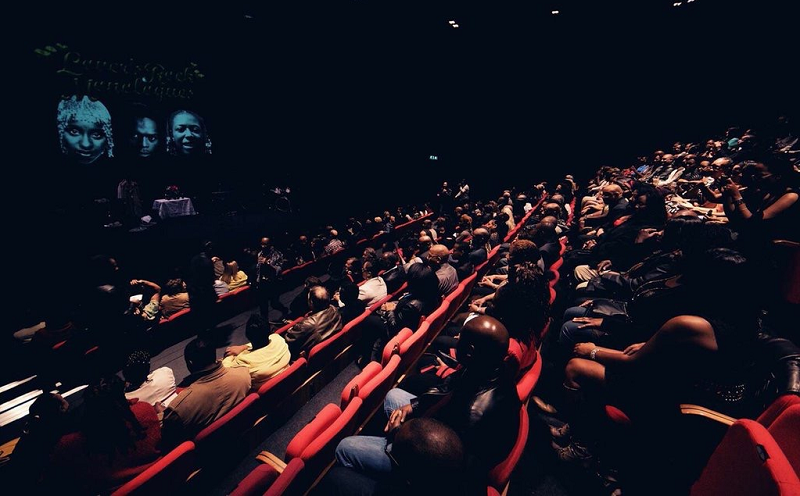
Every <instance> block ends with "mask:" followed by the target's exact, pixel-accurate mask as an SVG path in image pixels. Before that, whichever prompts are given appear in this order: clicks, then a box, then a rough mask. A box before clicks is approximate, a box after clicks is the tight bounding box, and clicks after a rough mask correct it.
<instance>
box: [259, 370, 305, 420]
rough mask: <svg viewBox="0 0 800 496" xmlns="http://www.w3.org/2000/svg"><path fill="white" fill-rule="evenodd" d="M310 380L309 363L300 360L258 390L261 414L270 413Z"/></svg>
mask: <svg viewBox="0 0 800 496" xmlns="http://www.w3.org/2000/svg"><path fill="white" fill-rule="evenodd" d="M307 378H308V362H307V361H306V359H305V358H299V359H297V360H295V361H294V362H293V363H292V364H290V365H289V368H287V369H286V370H284V371H283V372H281V373H280V374H278V375H277V376H275V377H273V378H271V379H270V380H268V381H267V382H265V383H264V384H262V385H261V387H260V388H258V396H259V397H260V398H261V400H260V401H259V407H258V410H259V414H262V415H263V414H265V413H268V412H269V410H270V409H271V408H273V407H274V406H276V405H278V404H279V403H280V402H281V401H283V400H285V399H286V398H288V397H289V396H290V395H291V394H292V393H293V392H294V391H295V389H297V388H298V387H300V385H302V384H303V382H305V380H306V379H307Z"/></svg>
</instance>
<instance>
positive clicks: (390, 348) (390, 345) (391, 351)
mask: <svg viewBox="0 0 800 496" xmlns="http://www.w3.org/2000/svg"><path fill="white" fill-rule="evenodd" d="M412 334H414V331H412V330H411V329H409V328H408V327H404V328H402V329H401V330H400V332H398V333H397V335H396V336H394V337H393V338H392V339H390V340H389V342H387V343H386V345H385V346H384V347H383V353H382V354H381V365H383V366H384V367H385V366H386V364H387V363H389V359H390V358H391V357H392V355H396V354H398V353H400V343H402V342H403V341H405V340H406V339H408V338H410V337H411V335H412Z"/></svg>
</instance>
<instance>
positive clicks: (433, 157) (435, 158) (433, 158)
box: [428, 155, 439, 160]
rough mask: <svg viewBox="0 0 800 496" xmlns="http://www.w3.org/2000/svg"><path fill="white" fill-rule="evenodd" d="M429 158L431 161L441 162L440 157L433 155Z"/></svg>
mask: <svg viewBox="0 0 800 496" xmlns="http://www.w3.org/2000/svg"><path fill="white" fill-rule="evenodd" d="M428 158H429V159H431V160H439V157H438V155H431V156H430V157H428Z"/></svg>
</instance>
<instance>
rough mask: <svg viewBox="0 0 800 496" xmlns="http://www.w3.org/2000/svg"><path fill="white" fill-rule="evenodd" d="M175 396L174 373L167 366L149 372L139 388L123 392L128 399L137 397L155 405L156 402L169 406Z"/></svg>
mask: <svg viewBox="0 0 800 496" xmlns="http://www.w3.org/2000/svg"><path fill="white" fill-rule="evenodd" d="M175 396H177V395H176V394H175V374H173V373H172V369H171V368H169V367H161V368H160V369H156V370H154V371H152V372H150V375H148V376H147V380H146V381H144V384H142V386H141V387H140V388H139V389H136V390H133V391H130V392H128V393H125V397H126V398H128V399H129V400H132V399H134V398H138V399H139V401H143V402H146V403H150V404H151V405H155V404H156V403H157V402H159V401H160V402H162V403H164V406H169V402H170V401H172V399H173V398H175Z"/></svg>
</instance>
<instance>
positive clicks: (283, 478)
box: [264, 458, 306, 496]
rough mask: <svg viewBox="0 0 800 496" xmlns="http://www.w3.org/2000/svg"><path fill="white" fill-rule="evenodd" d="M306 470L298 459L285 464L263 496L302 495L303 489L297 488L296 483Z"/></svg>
mask: <svg viewBox="0 0 800 496" xmlns="http://www.w3.org/2000/svg"><path fill="white" fill-rule="evenodd" d="M305 468H306V464H305V462H304V461H303V460H302V459H300V458H295V459H294V460H292V461H290V462H289V463H288V464H286V468H284V469H283V472H281V475H279V476H278V478H277V479H275V482H273V483H272V485H271V486H269V489H267V491H266V492H265V493H264V496H292V495H295V494H303V492H304V490H305V488H304V487H298V486H300V485H301V484H300V483H299V482H298V481H302V480H303V472H304V470H305Z"/></svg>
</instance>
